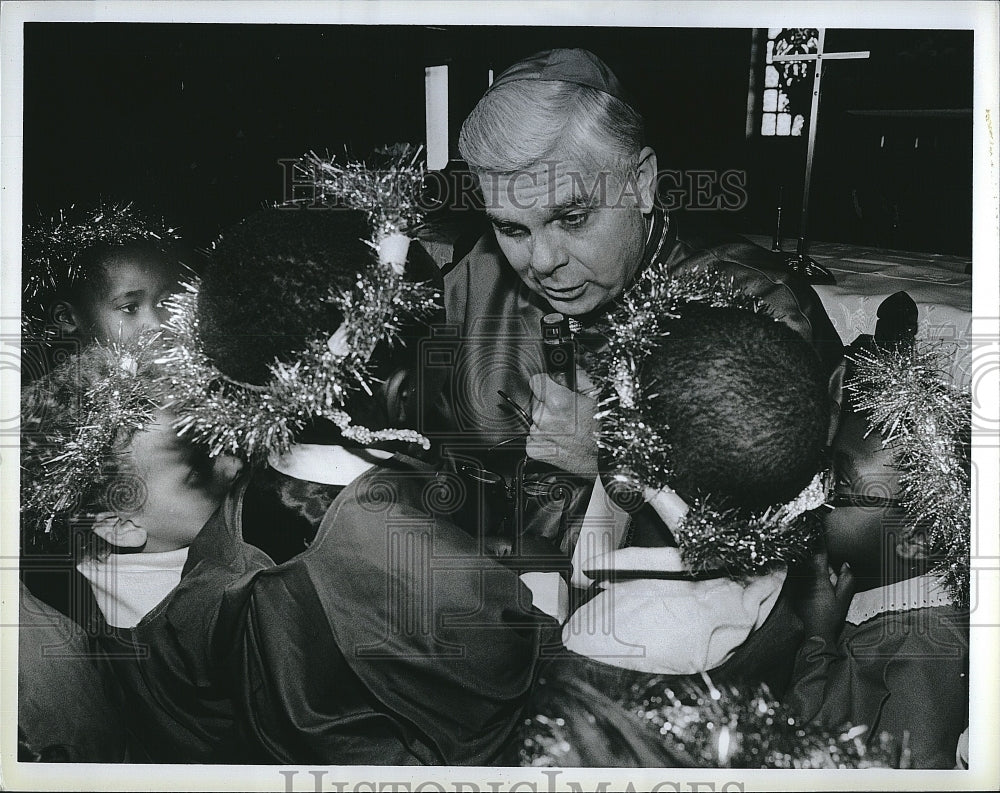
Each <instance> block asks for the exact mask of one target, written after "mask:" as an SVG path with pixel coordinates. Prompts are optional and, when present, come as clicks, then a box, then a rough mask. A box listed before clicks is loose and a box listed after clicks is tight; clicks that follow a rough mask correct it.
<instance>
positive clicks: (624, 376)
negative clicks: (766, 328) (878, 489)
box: [594, 263, 830, 580]
mask: <svg viewBox="0 0 1000 793" xmlns="http://www.w3.org/2000/svg"><path fill="white" fill-rule="evenodd" d="M690 303H699V304H702V305H707V306H710V307H712V308H736V309H740V310H744V311H750V312H754V313H759V314H767V313H768V311H767V308H766V306H765V305H764V304H763V302H762V301H761V300H760V299H759V298H757V297H755V296H753V295H749V294H747V293H746V292H743V291H741V290H740V289H738V288H737V287H736V286H735V283H734V282H733V279H732V278H731V277H725V276H722V275H721V274H719V273H717V272H716V271H712V270H700V269H697V270H692V271H690V272H688V273H683V274H681V275H675V274H672V273H670V272H669V270H668V268H667V266H666V265H665V264H662V263H654V264H653V265H651V266H650V267H648V268H647V269H646V270H645V272H644V273H643V274H642V276H641V277H640V279H639V281H638V282H637V283H636V285H635V286H634V287H633V288H632V289H630V290H629V291H628V292H627V293H626V294H625V295H624V296H623V298H622V301H621V304H620V306H619V308H617V309H616V310H615V311H614V312H613V313H612V315H611V316H610V318H609V330H608V344H607V348H606V351H604V352H602V353H600V354H599V356H598V363H597V366H596V367H595V372H594V380H595V383H596V384H597V385H598V387H599V389H600V395H601V397H600V403H599V412H598V414H597V418H598V419H599V421H600V425H601V426H600V430H599V433H598V437H597V443H598V446H599V447H601V448H602V449H604V450H605V451H606V452H607V457H608V460H609V468H610V470H611V471H612V472H613V474H612V475H613V478H614V479H615V480H616V481H617V482H619V483H620V484H623V485H625V486H626V487H627V488H633V489H635V490H638V491H640V492H641V491H642V490H643V488H645V487H650V488H652V489H653V490H659V489H662V488H663V487H669V484H670V481H671V479H672V478H673V472H672V469H671V465H670V459H671V450H670V444H669V442H668V441H667V431H668V428H667V427H663V426H661V425H658V424H656V423H654V422H651V421H649V420H647V418H646V405H648V404H649V402H650V401H651V400H652V399H654V398H655V396H656V394H655V393H654V392H653V390H652V388H651V386H650V385H649V384H648V383H646V382H644V381H643V378H642V376H641V371H642V368H643V364H644V362H645V360H646V358H647V357H648V356H649V355H650V354H651V353H652V352H653V350H655V349H656V347H657V345H658V344H659V343H660V341H661V340H662V339H663V338H665V337H666V336H668V335H669V334H670V323H671V322H672V321H673V320H676V319H678V318H679V317H680V312H681V309H682V307H683V306H684V305H685V304H690ZM775 321H777V320H775ZM829 486H830V481H829V477H828V476H827V475H826V473H825V472H818V473H817V474H816V476H815V477H814V478H813V480H812V481H811V482H810V483H809V484H808V485H807V486H806V488H805V489H804V490H803V491H802V492H801V493H800V494H799V495H798V496H796V497H795V498H794V499H792V501H790V502H789V503H787V504H781V505H774V506H772V507H769V508H767V509H766V510H764V511H762V512H757V513H752V514H750V515H749V516H746V515H742V516H741V515H740V514H739V513H738V512H737V511H736V510H724V509H723V510H720V509H717V508H716V507H715V506H713V505H712V504H711V503H710V502H707V501H702V500H697V501H695V502H694V503H693V504H690V505H689V506H690V510H689V512H688V514H687V516H686V517H685V519H684V520H683V522H682V524H681V525H680V526H679V527H678V528H677V529H672V530H671V532H672V534H673V535H674V539H675V540H676V541H677V544H678V546H679V548H680V551H681V557H682V558H683V560H684V562H685V563H686V564H687V566H688V568H689V569H690V570H691V571H692V572H695V573H700V572H704V571H722V572H724V573H725V574H726V575H729V576H730V577H732V578H734V579H737V580H738V579H742V578H745V577H747V576H753V575H760V574H763V573H766V572H768V571H770V570H772V569H774V568H776V567H780V566H785V565H787V564H790V563H792V562H795V561H798V560H800V559H804V558H806V556H807V555H808V553H809V549H810V547H811V545H812V543H813V541H814V539H815V537H816V536H817V533H818V527H817V526H816V524H815V521H814V520H812V519H811V518H810V517H809V516H808V515H807V513H808V512H809V511H810V510H813V509H816V508H817V507H819V506H820V505H821V504H823V503H824V502H825V501H826V498H827V494H828V492H829Z"/></svg>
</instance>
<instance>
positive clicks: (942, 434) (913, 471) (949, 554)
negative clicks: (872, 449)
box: [844, 344, 972, 608]
mask: <svg viewBox="0 0 1000 793" xmlns="http://www.w3.org/2000/svg"><path fill="white" fill-rule="evenodd" d="M848 357H849V358H850V360H851V362H852V364H853V371H852V373H851V374H850V376H849V378H848V380H847V381H845V383H844V388H845V389H846V390H847V391H848V392H849V393H850V395H851V398H852V403H853V406H854V409H855V410H857V411H858V412H860V413H861V414H863V415H864V416H865V418H866V420H867V422H868V425H869V428H870V429H869V432H872V431H874V432H878V433H879V434H880V435H881V436H882V443H883V446H887V447H890V448H891V449H892V451H893V453H894V456H895V461H896V466H897V467H898V468H899V472H900V473H899V486H900V501H901V502H902V506H903V508H904V509H905V510H906V515H907V522H908V524H909V529H908V531H909V533H910V534H911V535H913V534H915V533H917V532H919V533H920V534H922V535H923V543H924V546H925V549H926V551H927V554H928V556H929V557H930V558H931V560H932V567H931V573H932V574H935V575H938V576H940V577H941V579H942V582H943V584H944V586H945V587H946V588H947V589H948V591H949V592H950V593H951V595H952V598H953V600H954V602H955V605H957V606H959V607H960V608H965V607H967V606H968V605H969V547H970V542H971V510H972V490H971V481H970V473H969V471H970V467H969V457H968V447H969V444H970V442H971V422H972V395H971V393H970V392H969V391H968V390H965V389H961V388H958V387H957V386H955V385H953V384H952V383H951V382H949V381H948V380H947V379H946V378H945V375H944V374H943V372H944V371H945V367H946V364H947V354H946V353H944V352H943V351H942V350H941V349H939V348H938V347H935V346H933V345H927V344H923V345H920V344H918V345H916V346H914V347H913V348H908V347H906V346H902V345H899V346H891V347H885V348H874V349H862V350H858V351H857V352H854V353H852V354H851V355H850V356H848Z"/></svg>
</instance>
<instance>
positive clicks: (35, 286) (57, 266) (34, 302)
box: [21, 204, 180, 335]
mask: <svg viewBox="0 0 1000 793" xmlns="http://www.w3.org/2000/svg"><path fill="white" fill-rule="evenodd" d="M179 238H180V237H179V235H178V234H177V230H176V229H174V228H171V227H170V226H168V225H166V224H165V223H164V222H163V220H162V219H159V218H156V217H153V216H151V215H147V214H146V213H144V212H142V211H140V210H138V209H136V208H135V207H134V206H133V205H132V204H107V205H105V204H101V205H99V206H98V207H97V208H96V209H90V210H80V209H77V208H76V207H75V206H71V207H69V208H68V209H61V210H59V214H58V215H56V216H55V217H51V218H46V219H44V220H41V221H39V222H37V223H35V224H33V225H31V226H30V227H29V228H28V229H27V230H26V231H25V233H24V239H23V242H22V257H21V258H22V271H21V272H22V276H21V278H22V285H23V287H22V291H23V296H24V310H23V313H22V318H21V327H22V331H23V332H24V334H25V335H37V334H39V333H41V332H42V331H43V330H44V327H45V323H46V320H47V317H46V316H45V309H46V304H47V303H48V302H49V301H50V300H51V299H52V298H53V297H54V296H56V295H57V294H59V293H60V292H61V291H64V290H67V289H71V288H72V287H73V286H74V285H75V284H76V283H77V282H78V281H79V280H80V279H81V278H85V277H87V275H88V273H86V272H83V268H82V266H81V254H83V253H85V252H87V251H88V250H90V249H92V248H94V247H97V246H104V247H108V248H114V247H119V246H122V245H127V244H129V243H133V242H147V241H153V242H156V243H161V242H162V243H164V244H167V243H170V242H173V241H176V240H178V239H179Z"/></svg>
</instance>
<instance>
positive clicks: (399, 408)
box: [382, 367, 414, 426]
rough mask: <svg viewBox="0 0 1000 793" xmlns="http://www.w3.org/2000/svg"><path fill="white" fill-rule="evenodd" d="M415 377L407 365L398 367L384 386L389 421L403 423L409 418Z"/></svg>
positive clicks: (396, 423)
mask: <svg viewBox="0 0 1000 793" xmlns="http://www.w3.org/2000/svg"><path fill="white" fill-rule="evenodd" d="M413 385H414V383H413V377H412V376H411V373H410V371H409V369H406V368H405V367H404V368H402V369H397V370H396V371H395V372H393V373H392V374H391V375H389V377H388V378H387V379H386V381H385V383H384V384H383V386H382V389H383V393H384V394H385V409H386V414H387V415H388V418H389V423H390V424H394V425H397V426H398V425H401V424H404V423H405V422H406V420H407V419H408V418H409V413H410V410H409V409H408V406H409V402H410V399H411V396H412V389H413Z"/></svg>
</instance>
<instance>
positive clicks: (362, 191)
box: [159, 147, 441, 458]
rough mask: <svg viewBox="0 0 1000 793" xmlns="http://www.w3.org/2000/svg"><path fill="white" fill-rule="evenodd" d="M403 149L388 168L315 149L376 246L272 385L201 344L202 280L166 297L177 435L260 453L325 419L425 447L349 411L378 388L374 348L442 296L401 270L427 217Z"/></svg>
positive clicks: (358, 432)
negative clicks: (234, 371) (333, 158)
mask: <svg viewBox="0 0 1000 793" xmlns="http://www.w3.org/2000/svg"><path fill="white" fill-rule="evenodd" d="M400 152H402V154H400V153H399V152H397V153H396V155H395V156H394V158H393V159H392V161H391V163H390V164H389V165H388V166H387V167H386V168H385V169H384V170H377V169H376V170H373V169H371V168H369V166H367V165H365V164H364V163H347V164H344V165H339V164H337V165H336V166H334V164H333V163H332V162H325V161H321V160H319V159H318V158H316V162H315V166H316V169H317V172H321V173H323V174H325V177H324V179H325V181H323V183H322V189H323V191H324V194H325V195H327V196H328V197H330V198H331V199H333V200H336V201H338V202H339V203H340V205H342V206H348V207H350V208H352V209H362V210H364V211H365V212H367V213H368V216H369V220H370V221H371V223H372V239H371V241H370V244H371V247H372V249H373V253H372V256H371V260H370V263H369V265H368V267H367V268H366V270H365V271H364V272H361V273H358V275H357V280H356V282H355V285H354V287H353V289H351V290H350V291H347V292H334V291H331V292H330V293H329V295H327V297H326V299H327V300H328V301H329V302H330V303H332V304H334V305H336V306H337V307H338V308H339V309H340V311H341V312H342V314H343V321H342V324H341V327H340V329H334V328H317V329H316V335H315V336H314V337H313V338H312V339H311V340H310V341H309V342H308V343H307V345H306V348H305V349H304V350H302V351H301V352H299V353H297V354H296V355H295V356H294V360H293V361H291V362H285V361H279V360H275V361H274V362H273V363H272V364H271V366H270V373H271V376H270V378H269V380H268V382H267V384H266V385H263V386H258V385H251V384H248V383H239V382H236V381H233V380H231V379H230V378H228V377H226V376H225V375H223V374H222V373H221V372H220V371H219V370H218V369H217V368H216V367H215V365H214V364H213V362H212V361H211V360H210V359H209V358H208V357H207V356H206V355H205V353H204V352H203V351H202V347H201V342H200V339H199V333H198V320H197V291H198V285H197V284H196V283H192V284H189V285H188V286H187V290H186V293H185V294H182V295H180V296H178V297H176V298H175V299H173V300H171V301H169V302H168V308H169V309H170V313H171V318H170V320H169V321H168V323H167V328H168V330H169V331H170V334H171V340H172V341H173V342H174V346H173V348H172V349H171V350H170V351H169V352H168V353H167V354H166V355H165V356H164V357H163V358H162V359H161V360H160V361H159V363H161V364H162V365H163V368H164V371H165V373H166V382H167V390H168V392H169V394H170V397H171V401H170V406H171V407H172V408H173V409H174V410H175V411H176V412H177V414H178V415H179V417H180V418H179V419H178V421H177V423H176V424H175V427H176V429H177V431H178V433H179V434H180V435H181V436H184V437H189V438H191V439H192V440H195V441H197V442H200V443H203V444H205V445H207V446H208V448H209V453H210V454H211V455H213V456H214V455H217V454H221V453H223V452H228V453H231V454H235V455H240V456H242V457H245V458H260V457H263V456H267V455H268V454H270V453H276V454H282V453H284V452H285V451H287V450H288V449H289V448H290V447H291V445H292V443H293V441H294V439H295V436H296V435H297V433H298V432H299V431H300V430H302V429H303V428H304V427H305V426H306V425H307V424H308V423H309V422H311V421H312V420H314V419H327V420H329V421H331V422H333V423H334V424H335V425H336V426H337V427H338V428H339V429H340V431H341V434H342V435H343V436H344V437H345V438H348V439H352V440H355V441H357V442H358V443H361V444H363V445H368V444H371V443H376V442H379V441H402V442H405V443H419V444H420V445H422V446H424V447H425V448H427V447H428V446H429V442H428V441H427V439H426V438H425V437H424V436H422V435H421V434H420V433H418V432H416V431H414V430H409V429H383V430H371V429H368V428H367V427H362V426H358V425H356V424H354V422H353V420H352V418H351V416H350V415H349V414H348V412H347V411H346V410H345V404H346V402H347V399H348V397H349V396H350V395H351V394H352V393H354V392H358V391H363V392H365V393H368V394H371V393H372V390H371V386H372V385H373V384H374V382H375V381H374V376H373V374H372V367H371V365H370V363H369V358H370V356H371V354H372V352H373V350H374V349H375V348H376V347H377V346H378V345H379V344H380V343H382V342H387V343H389V344H394V343H396V342H397V341H398V340H397V338H396V337H397V334H398V333H399V331H400V330H401V328H402V327H403V326H404V324H405V323H407V322H410V321H415V320H420V319H423V318H426V317H428V316H430V315H431V314H432V313H433V312H434V311H435V310H437V309H438V307H439V304H440V300H441V295H440V294H439V292H438V291H436V290H435V289H434V288H433V287H431V286H430V285H428V284H424V283H414V282H411V281H408V280H406V278H404V276H403V271H404V265H405V261H406V246H407V244H408V239H407V237H408V236H409V235H410V234H411V233H412V230H413V228H414V227H415V226H417V225H419V223H420V220H421V218H422V210H421V207H420V203H419V185H420V184H421V182H422V179H423V173H424V170H423V165H422V163H419V162H418V159H417V155H418V154H419V151H418V152H417V153H416V154H414V153H413V151H411V149H410V148H409V147H403V148H402V149H400ZM404 154H405V157H406V159H405V160H404V159H401V158H402V157H403V155H404ZM376 251H377V252H378V255H376V253H375V252H376Z"/></svg>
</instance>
